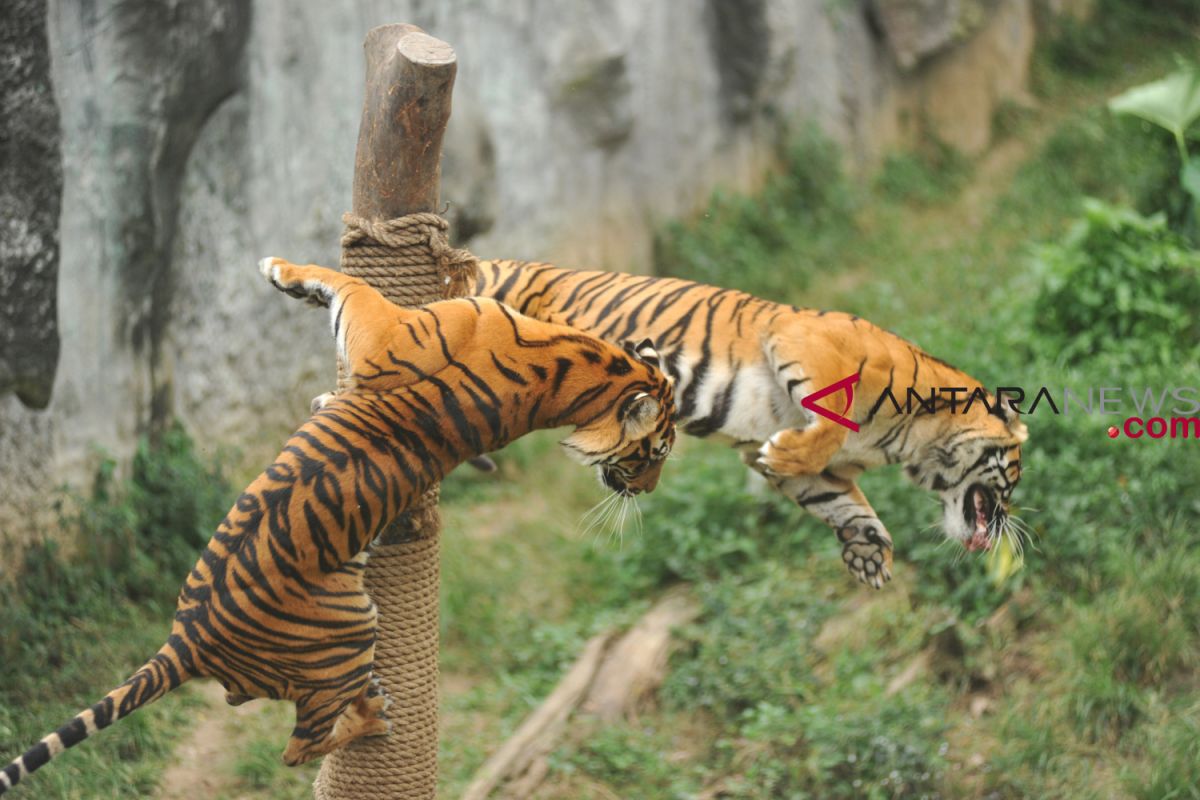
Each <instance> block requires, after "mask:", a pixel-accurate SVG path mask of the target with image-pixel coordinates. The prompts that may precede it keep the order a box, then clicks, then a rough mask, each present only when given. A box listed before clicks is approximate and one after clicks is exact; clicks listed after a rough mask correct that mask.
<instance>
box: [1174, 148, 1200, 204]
mask: <svg viewBox="0 0 1200 800" xmlns="http://www.w3.org/2000/svg"><path fill="white" fill-rule="evenodd" d="M1179 182H1180V184H1182V185H1183V188H1184V191H1186V192H1187V193H1188V194H1190V195H1191V196H1192V199H1194V200H1196V201H1200V158H1189V159H1188V162H1187V163H1186V164H1184V165H1183V171H1182V172H1180V173H1179Z"/></svg>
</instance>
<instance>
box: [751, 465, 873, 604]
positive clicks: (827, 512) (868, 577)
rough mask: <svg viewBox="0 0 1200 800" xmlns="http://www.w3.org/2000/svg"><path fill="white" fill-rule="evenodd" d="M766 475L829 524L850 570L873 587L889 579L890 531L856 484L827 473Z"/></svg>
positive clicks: (797, 501) (776, 486)
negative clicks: (775, 476)
mask: <svg viewBox="0 0 1200 800" xmlns="http://www.w3.org/2000/svg"><path fill="white" fill-rule="evenodd" d="M768 479H769V480H770V481H771V483H772V485H774V486H775V488H776V489H778V490H779V491H781V492H783V493H784V494H785V495H787V496H788V497H789V498H790V499H791V500H793V501H794V502H795V503H797V504H798V505H800V506H802V507H803V508H804V509H805V510H807V511H809V512H811V513H812V514H813V515H814V516H816V517H818V518H819V519H821V520H824V521H825V523H826V524H827V525H829V526H830V527H831V528H833V530H834V532H835V533H836V534H837V537H838V541H839V542H841V543H842V561H843V562H844V563H845V564H846V568H847V569H849V570H850V574H852V575H853V576H854V577H856V578H858V580H859V581H861V582H862V583H866V584H869V585H870V586H873V587H874V588H876V589H880V588H882V587H883V584H885V583H887V582H888V581H889V580H891V579H892V550H893V547H892V537H891V534H889V533H888V531H887V528H885V527H884V525H883V523H882V522H881V521H880V520H879V517H877V516H876V515H875V510H874V509H873V508H871V504H870V503H868V502H867V498H866V496H864V495H863V493H862V490H860V489H859V488H858V485H857V484H855V483H854V482H853V481H850V480H843V479H840V478H835V477H832V476H830V475H803V476H796V477H789V478H771V477H770V476H768Z"/></svg>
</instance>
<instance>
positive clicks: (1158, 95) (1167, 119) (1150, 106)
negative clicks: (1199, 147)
mask: <svg viewBox="0 0 1200 800" xmlns="http://www.w3.org/2000/svg"><path fill="white" fill-rule="evenodd" d="M1108 107H1109V109H1110V110H1112V111H1114V112H1116V113H1118V114H1132V115H1133V116H1135V117H1141V118H1142V119H1144V120H1148V121H1149V122H1153V123H1154V124H1155V125H1158V126H1160V127H1163V128H1166V129H1167V130H1168V131H1170V132H1171V133H1173V134H1175V137H1176V138H1181V137H1182V136H1183V132H1184V131H1186V130H1187V129H1188V126H1190V125H1191V124H1192V123H1193V122H1195V121H1196V119H1198V118H1200V70H1198V69H1197V68H1196V67H1194V66H1188V67H1185V68H1184V69H1181V70H1179V71H1178V72H1172V73H1171V74H1170V75H1168V76H1167V77H1165V78H1162V79H1161V80H1157V81H1152V82H1151V83H1144V84H1142V85H1141V86H1135V87H1133V88H1132V89H1129V90H1128V91H1125V92H1122V93H1121V94H1119V95H1117V96H1116V97H1114V98H1112V99H1111V100H1109V101H1108Z"/></svg>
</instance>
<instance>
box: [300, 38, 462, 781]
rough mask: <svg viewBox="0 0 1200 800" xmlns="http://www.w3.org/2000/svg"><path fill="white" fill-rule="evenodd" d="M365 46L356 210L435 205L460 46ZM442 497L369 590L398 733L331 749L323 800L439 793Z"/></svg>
mask: <svg viewBox="0 0 1200 800" xmlns="http://www.w3.org/2000/svg"><path fill="white" fill-rule="evenodd" d="M364 50H365V51H366V62H367V75H366V97H365V100H364V103H363V115H362V122H361V125H360V128H359V134H358V150H357V153H356V156H355V162H354V201H353V210H354V214H355V216H357V217H362V218H365V219H367V220H370V221H380V220H389V219H394V218H397V217H402V216H405V215H408V214H414V213H418V212H436V211H437V206H438V189H439V186H438V185H439V178H440V175H441V166H440V161H441V152H442V136H443V133H444V132H445V128H446V122H447V120H448V119H449V117H450V96H451V92H452V90H453V87H454V76H455V72H456V70H457V62H456V59H455V54H454V50H453V49H452V48H451V47H450V46H449V45H447V44H446V43H445V42H442V41H439V40H438V39H435V38H433V37H432V36H429V35H428V34H426V33H425V32H424V31H422V30H421V29H420V28H418V27H416V26H415V25H406V24H398V25H384V26H382V27H379V28H375V29H373V30H371V31H370V32H369V33H368V34H367V38H366V41H365V43H364ZM343 255H345V253H343ZM433 260H434V259H433V256H432V254H431V256H430V262H431V263H432V262H433ZM344 266H346V265H344ZM349 271H350V270H349V269H348V268H347V272H349ZM394 271H395V272H397V273H406V274H408V273H411V274H418V273H420V274H426V275H429V276H430V277H429V278H428V283H429V285H428V286H424V285H421V286H419V287H416V288H417V289H418V291H416V292H414V291H413V288H414V287H413V286H412V285H411V282H410V285H409V286H408V288H407V291H406V292H405V293H404V295H403V296H401V295H400V294H397V293H394V292H392V291H391V289H390V288H389V286H388V285H387V283H388V282H387V280H386V279H379V280H373V279H372V277H371V276H370V275H363V277H365V278H366V279H367V280H368V281H369V282H372V283H375V284H376V286H377V288H379V289H380V291H382V292H383V293H384V294H385V296H388V298H389V299H390V300H392V301H393V302H399V301H401V300H403V301H404V302H408V303H412V302H429V301H431V300H434V299H440V298H442V297H444V296H445V295H446V288H445V286H443V285H441V284H440V283H439V282H438V280H437V278H436V270H433V271H431V270H427V269H426V270H424V271H422V270H421V269H420V267H417V268H415V269H414V268H412V267H407V266H406V267H395V269H394ZM415 298H420V299H415ZM437 496H438V493H437V488H436V487H434V488H433V489H431V490H430V492H429V493H428V494H426V495H425V497H423V498H422V499H421V500H420V501H419V502H418V503H417V504H416V505H415V506H414V507H413V508H412V509H410V510H409V511H408V512H406V513H405V514H403V515H401V516H400V517H399V518H397V520H396V521H395V522H393V523H392V524H391V526H389V528H388V529H387V530H386V531H385V532H384V533H383V534H382V536H381V538H380V540H379V542H377V544H376V546H375V547H374V548H373V549H372V553H371V560H370V562H369V563H368V565H367V572H366V588H367V592H368V594H370V596H371V598H372V600H374V601H375V604H376V606H377V608H378V613H379V639H378V641H377V643H376V648H375V674H376V676H378V677H379V678H380V679H381V680H382V682H383V687H384V689H385V691H387V693H388V695H389V696H390V698H391V700H392V705H391V707H390V708H389V709H388V717H389V718H390V720H391V722H392V731H391V733H390V734H389V735H388V736H386V737H372V738H368V739H359V740H358V741H355V742H353V743H352V744H351V745H350V746H348V747H346V748H343V749H341V750H338V751H336V752H334V753H332V754H330V755H329V756H327V757H326V758H325V762H324V763H323V764H322V765H321V772H320V774H319V775H318V776H317V780H316V783H315V784H314V787H313V788H314V793H315V796H316V797H317V798H318V800H359V799H360V798H361V799H362V800H366V798H371V800H400V798H403V800H410V799H411V800H432V798H433V797H434V795H435V793H436V790H437V746H438V741H437V726H438V713H437V704H438V663H437V659H438V536H439V533H440V529H441V522H440V519H439V517H438V510H437Z"/></svg>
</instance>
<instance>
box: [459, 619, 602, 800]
mask: <svg viewBox="0 0 1200 800" xmlns="http://www.w3.org/2000/svg"><path fill="white" fill-rule="evenodd" d="M612 636H613V634H612V632H611V631H609V632H606V633H601V634H599V635H597V636H593V637H592V638H591V639H589V640H588V642H587V644H586V645H584V647H583V653H581V654H580V656H579V658H577V659H576V660H575V663H574V664H573V665H571V668H570V669H569V670H567V674H566V675H565V676H564V677H563V679H562V680H561V681H559V684H558V686H556V687H555V688H554V691H553V692H551V693H550V696H549V697H547V698H546V699H545V700H544V701H543V702H542V704H541V705H540V706H538V707H537V710H535V711H534V712H533V713H532V714H531V715H529V717H527V718H526V719H525V721H524V722H522V723H521V726H520V727H519V728H517V730H516V732H515V733H513V735H512V736H511V737H509V739H508V741H507V742H505V743H504V744H503V745H501V746H500V749H499V750H497V751H496V752H495V753H493V754H492V757H491V758H489V759H488V760H487V761H486V762H484V765H483V766H482V767H480V768H479V771H478V772H476V773H475V779H474V780H472V781H471V785H470V786H468V787H467V790H466V792H464V793H463V796H462V800H486V798H487V797H488V796H489V795H490V794H491V793H492V791H493V790H495V788H496V787H497V786H499V785H500V783H501V782H502V781H503V780H505V779H506V778H509V777H511V776H515V775H519V774H520V773H522V772H524V771H525V770H526V768H527V767H528V766H529V765H530V763H532V762H533V761H534V760H535V759H537V758H538V757H540V756H542V755H544V754H545V753H547V752H549V751H550V749H552V748H553V746H554V743H555V742H556V741H557V740H558V738H559V737H560V736H561V734H562V730H563V728H564V727H565V726H566V723H567V718H568V717H570V715H571V712H572V711H573V710H574V709H575V706H577V705H578V704H579V701H580V700H581V699H582V698H583V696H584V693H585V692H586V691H587V689H588V686H589V685H590V684H591V682H592V676H594V675H595V674H596V669H597V667H598V666H599V664H600V659H601V658H602V657H603V655H604V650H605V648H607V647H608V643H609V641H610V640H611V639H612Z"/></svg>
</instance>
